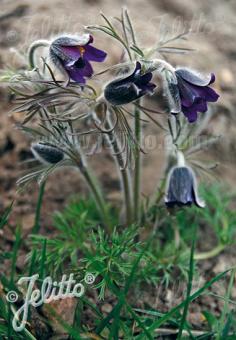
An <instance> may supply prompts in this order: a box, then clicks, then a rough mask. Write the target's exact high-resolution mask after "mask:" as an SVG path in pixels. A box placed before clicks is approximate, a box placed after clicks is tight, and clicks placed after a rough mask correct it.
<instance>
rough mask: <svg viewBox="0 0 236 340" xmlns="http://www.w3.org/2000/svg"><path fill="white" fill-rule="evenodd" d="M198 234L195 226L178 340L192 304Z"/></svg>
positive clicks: (180, 337)
mask: <svg viewBox="0 0 236 340" xmlns="http://www.w3.org/2000/svg"><path fill="white" fill-rule="evenodd" d="M196 232H197V226H196V225H194V233H193V241H192V247H191V253H190V261H189V272H188V285H187V293H186V299H185V302H184V310H183V315H182V318H181V322H180V327H179V333H178V336H177V340H181V339H182V333H183V330H184V326H185V323H186V318H187V314H188V307H189V304H190V301H191V300H190V296H191V290H192V282H193V275H194V251H195V244H196Z"/></svg>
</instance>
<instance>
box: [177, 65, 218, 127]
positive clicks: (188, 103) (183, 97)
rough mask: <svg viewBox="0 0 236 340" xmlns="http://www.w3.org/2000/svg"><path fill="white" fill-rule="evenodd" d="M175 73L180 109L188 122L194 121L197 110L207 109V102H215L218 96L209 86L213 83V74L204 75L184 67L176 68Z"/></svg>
mask: <svg viewBox="0 0 236 340" xmlns="http://www.w3.org/2000/svg"><path fill="white" fill-rule="evenodd" d="M175 74H176V77H177V82H178V83H177V87H178V91H179V96H180V101H181V110H182V112H183V114H184V115H185V116H186V117H187V118H188V121H189V122H190V123H192V122H195V121H196V120H197V113H198V112H206V111H207V102H216V101H217V99H218V98H219V95H218V94H217V93H216V92H215V91H214V90H213V89H212V88H211V87H209V85H211V84H212V83H214V81H215V75H214V74H213V73H212V74H210V75H209V76H207V77H205V76H202V75H199V74H198V73H196V72H194V71H192V70H189V69H186V68H178V69H176V71H175Z"/></svg>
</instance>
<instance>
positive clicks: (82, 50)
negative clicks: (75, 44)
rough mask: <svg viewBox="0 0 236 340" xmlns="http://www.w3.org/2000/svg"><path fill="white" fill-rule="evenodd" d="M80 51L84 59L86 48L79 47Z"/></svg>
mask: <svg viewBox="0 0 236 340" xmlns="http://www.w3.org/2000/svg"><path fill="white" fill-rule="evenodd" d="M79 51H80V54H81V57H83V54H84V52H85V48H84V47H82V46H79Z"/></svg>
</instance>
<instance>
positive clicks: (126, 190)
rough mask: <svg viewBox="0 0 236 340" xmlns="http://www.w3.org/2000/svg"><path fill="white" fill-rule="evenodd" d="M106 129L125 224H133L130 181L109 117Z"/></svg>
mask: <svg viewBox="0 0 236 340" xmlns="http://www.w3.org/2000/svg"><path fill="white" fill-rule="evenodd" d="M107 127H108V129H110V132H108V133H107V134H106V136H107V140H108V142H109V144H110V146H111V147H112V151H113V157H114V158H115V160H116V163H117V167H118V169H119V170H118V171H119V173H120V178H121V185H122V190H123V194H124V201H125V208H126V223H127V225H130V224H131V223H132V222H133V209H132V194H131V179H130V172H129V169H128V168H127V167H126V166H124V160H123V158H122V153H121V147H120V144H119V141H118V137H117V136H116V135H115V133H114V131H112V122H111V120H110V117H108V119H107Z"/></svg>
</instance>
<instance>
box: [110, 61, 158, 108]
mask: <svg viewBox="0 0 236 340" xmlns="http://www.w3.org/2000/svg"><path fill="white" fill-rule="evenodd" d="M151 79H152V73H151V72H147V73H144V74H142V72H141V64H140V62H136V67H135V69H134V71H133V73H132V74H131V75H129V76H126V77H123V78H118V79H115V80H113V81H111V82H110V83H108V84H107V85H106V87H105V90H104V97H105V99H106V100H107V101H108V102H110V103H111V104H112V105H124V104H128V103H130V102H132V101H134V100H136V99H138V98H140V97H142V96H144V95H145V94H147V93H153V90H154V88H155V87H156V85H155V84H153V83H151V82H150V81H151Z"/></svg>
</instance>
